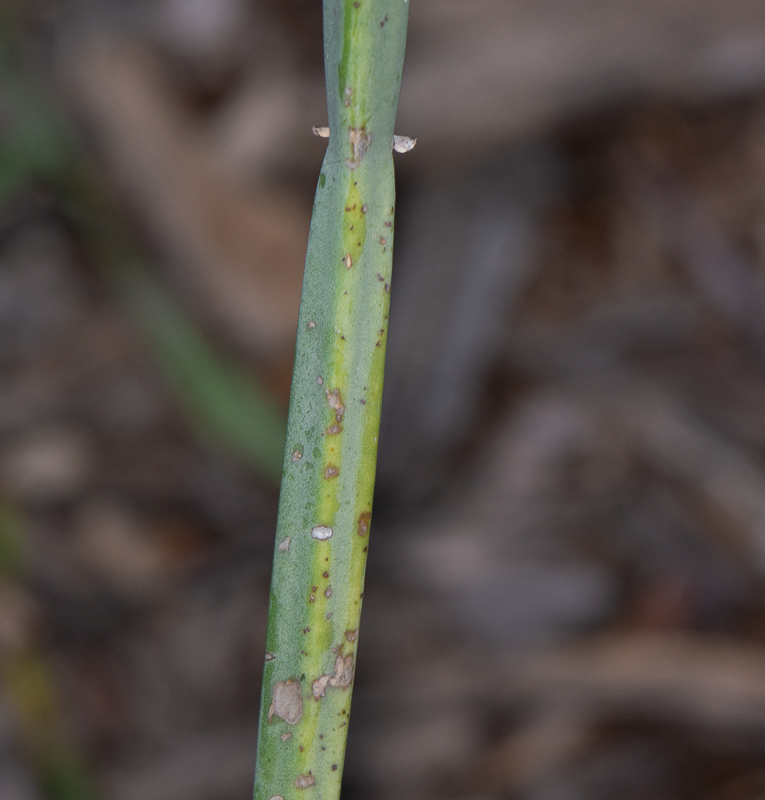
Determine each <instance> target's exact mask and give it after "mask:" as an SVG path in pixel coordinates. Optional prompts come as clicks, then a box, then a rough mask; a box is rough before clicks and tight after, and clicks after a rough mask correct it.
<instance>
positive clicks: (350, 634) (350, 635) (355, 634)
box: [345, 628, 359, 642]
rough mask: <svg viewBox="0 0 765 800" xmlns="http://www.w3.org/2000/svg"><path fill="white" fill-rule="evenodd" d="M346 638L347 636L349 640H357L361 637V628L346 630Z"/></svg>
mask: <svg viewBox="0 0 765 800" xmlns="http://www.w3.org/2000/svg"><path fill="white" fill-rule="evenodd" d="M345 638H346V639H347V640H348V641H349V642H355V641H356V639H358V638H359V629H358V628H356V630H355V631H346V632H345Z"/></svg>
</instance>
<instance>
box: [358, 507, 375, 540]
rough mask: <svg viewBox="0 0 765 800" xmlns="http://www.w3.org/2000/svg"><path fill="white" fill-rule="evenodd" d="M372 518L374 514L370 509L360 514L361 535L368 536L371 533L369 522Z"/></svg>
mask: <svg viewBox="0 0 765 800" xmlns="http://www.w3.org/2000/svg"><path fill="white" fill-rule="evenodd" d="M371 519H372V514H371V513H370V512H369V511H365V512H364V513H363V514H359V523H358V534H359V536H366V535H367V534H368V533H369V522H370V520H371Z"/></svg>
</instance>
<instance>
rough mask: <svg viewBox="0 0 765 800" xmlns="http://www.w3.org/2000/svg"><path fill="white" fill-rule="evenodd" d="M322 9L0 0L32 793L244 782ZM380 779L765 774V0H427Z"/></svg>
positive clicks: (239, 789) (373, 773)
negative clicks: (764, 282)
mask: <svg viewBox="0 0 765 800" xmlns="http://www.w3.org/2000/svg"><path fill="white" fill-rule="evenodd" d="M320 6H321V4H320V2H319V0H151V1H149V0H145V1H142V0H55V2H54V0H15V2H14V0H2V2H0V376H1V377H2V380H0V686H1V689H0V798H1V799H2V800H235V798H246V797H249V796H250V792H251V786H252V774H253V769H254V757H255V747H256V718H257V707H258V702H259V693H260V677H261V676H260V670H261V666H260V665H261V663H262V656H263V650H264V648H263V643H264V639H265V621H266V603H267V596H268V581H269V574H270V564H271V551H272V547H273V534H274V527H275V511H276V501H277V494H278V486H277V481H278V475H279V471H280V464H281V448H282V444H283V436H284V428H285V417H286V405H287V398H288V391H289V380H290V371H291V361H292V348H293V345H294V333H295V322H296V315H297V306H298V301H299V292H300V281H301V275H302V266H303V257H304V253H305V246H306V240H307V232H308V221H309V217H310V211H311V203H312V197H313V192H314V187H315V184H316V179H317V175H318V172H319V167H320V163H321V159H322V157H323V151H324V147H325V144H324V142H323V141H322V140H320V139H317V138H315V137H314V136H312V135H311V127H312V126H313V125H323V124H326V111H325V108H324V88H323V66H322V52H321V48H322V35H321V7H320ZM398 132H399V133H400V134H403V135H408V136H413V137H417V138H418V140H419V144H418V146H417V149H416V150H415V151H414V152H413V153H410V154H408V155H406V156H400V157H399V156H397V157H396V168H397V172H398V187H399V201H398V208H397V211H398V213H397V229H398V230H397V235H396V258H395V265H394V276H395V281H394V287H393V293H392V312H391V313H392V326H391V333H390V343H389V353H388V372H387V378H386V394H385V409H384V420H383V431H382V434H381V450H380V462H379V482H378V492H377V497H376V501H375V524H374V537H373V539H374V542H373V544H374V546H373V547H372V550H371V552H370V559H369V568H368V581H367V592H366V597H365V604H364V617H363V620H364V624H363V628H362V630H363V635H362V639H361V650H360V661H359V670H358V675H357V679H356V693H355V702H354V719H353V725H352V727H351V735H350V740H349V751H348V759H347V764H346V779H345V795H344V796H345V798H346V800H356V798H362V797H363V798H365V800H394V798H395V800H401V799H402V798H404V799H406V798H412V799H414V798H417V799H418V800H428V798H433V799H434V800H435V799H436V798H447V799H449V798H453V800H516V799H517V800H521V799H523V800H527V799H528V800H643V799H645V800H648V798H651V800H762V798H765V591H764V589H765V287H764V286H763V278H764V276H765V6H763V4H762V2H761V0H504V1H503V0H412V3H411V21H410V34H409V44H408V52H407V63H406V69H405V73H404V80H403V87H402V93H401V105H400V114H399V122H398Z"/></svg>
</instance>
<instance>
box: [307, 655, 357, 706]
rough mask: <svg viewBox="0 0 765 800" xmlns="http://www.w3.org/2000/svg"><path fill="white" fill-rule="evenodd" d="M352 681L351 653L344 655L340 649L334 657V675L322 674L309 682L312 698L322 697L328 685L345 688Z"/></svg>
mask: <svg viewBox="0 0 765 800" xmlns="http://www.w3.org/2000/svg"><path fill="white" fill-rule="evenodd" d="M351 683H353V654H351V655H348V656H344V655H343V652H342V650H340V652H339V653H338V654H337V657H336V658H335V673H334V675H322V676H321V677H320V678H317V679H316V680H315V681H314V682H313V683H312V684H311V693H312V694H313V698H314V700H317V701H318V700H320V699H321V698H322V697H324V695H325V693H326V690H327V688H328V687H332V688H333V689H347V688H348V687H349V686H350V685H351Z"/></svg>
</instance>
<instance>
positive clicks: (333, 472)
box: [324, 464, 340, 481]
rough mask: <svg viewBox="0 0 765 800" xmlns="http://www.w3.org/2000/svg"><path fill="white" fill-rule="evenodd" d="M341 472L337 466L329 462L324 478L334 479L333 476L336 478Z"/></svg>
mask: <svg viewBox="0 0 765 800" xmlns="http://www.w3.org/2000/svg"><path fill="white" fill-rule="evenodd" d="M339 474H340V470H339V469H338V468H337V467H336V466H334V465H333V464H327V468H326V469H325V470H324V480H327V481H329V480H332V478H336V477H337V476H338V475H339Z"/></svg>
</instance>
